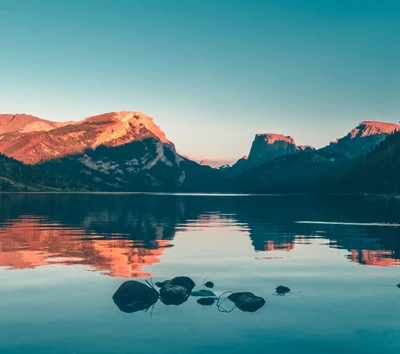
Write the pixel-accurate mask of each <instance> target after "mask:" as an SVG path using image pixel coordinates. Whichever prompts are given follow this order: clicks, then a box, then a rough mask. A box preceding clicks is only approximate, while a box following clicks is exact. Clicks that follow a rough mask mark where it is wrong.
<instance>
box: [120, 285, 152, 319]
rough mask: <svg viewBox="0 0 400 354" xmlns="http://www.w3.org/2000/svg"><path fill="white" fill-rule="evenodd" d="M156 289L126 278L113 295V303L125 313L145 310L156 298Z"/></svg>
mask: <svg viewBox="0 0 400 354" xmlns="http://www.w3.org/2000/svg"><path fill="white" fill-rule="evenodd" d="M158 297H159V294H158V292H157V291H156V290H154V289H152V288H150V287H149V286H147V285H145V284H143V283H140V282H138V281H136V280H128V281H126V282H125V283H123V284H121V286H120V287H119V288H118V289H117V291H116V292H115V294H114V295H113V300H114V303H115V304H116V305H117V306H118V308H119V309H120V310H121V311H123V312H127V313H132V312H137V311H143V310H147V309H148V308H149V307H150V306H152V305H154V304H155V303H156V302H157V300H158Z"/></svg>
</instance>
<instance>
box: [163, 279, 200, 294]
mask: <svg viewBox="0 0 400 354" xmlns="http://www.w3.org/2000/svg"><path fill="white" fill-rule="evenodd" d="M167 284H170V285H180V286H183V287H184V288H186V289H188V290H189V293H190V292H191V291H192V290H193V288H194V287H195V286H196V284H195V282H194V281H193V280H192V279H190V278H189V277H182V276H180V277H175V278H172V279H171V280H170V281H168V283H167Z"/></svg>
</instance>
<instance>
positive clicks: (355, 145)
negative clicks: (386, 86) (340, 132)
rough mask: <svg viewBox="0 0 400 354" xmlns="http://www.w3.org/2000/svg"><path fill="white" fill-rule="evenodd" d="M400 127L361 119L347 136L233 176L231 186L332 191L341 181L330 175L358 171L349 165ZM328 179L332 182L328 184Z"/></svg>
mask: <svg viewBox="0 0 400 354" xmlns="http://www.w3.org/2000/svg"><path fill="white" fill-rule="evenodd" d="M399 128H400V126H399V125H397V124H392V123H382V122H372V121H368V122H361V123H360V124H359V125H358V126H357V127H356V128H354V129H353V130H351V132H350V133H349V134H347V135H346V136H345V137H343V138H341V139H337V140H336V142H334V143H331V144H330V145H328V146H326V147H324V148H322V149H319V150H312V149H304V152H302V153H297V154H292V155H287V156H281V157H278V158H275V159H272V160H270V161H268V162H266V163H264V164H261V165H258V166H254V167H252V168H250V169H247V170H245V171H242V173H239V174H236V175H233V178H232V180H231V182H232V184H231V186H232V187H231V188H232V189H233V190H235V191H241V192H247V193H250V192H254V193H255V192H268V193H273V192H288V193H289V192H317V191H320V190H324V191H330V190H331V189H330V188H334V187H335V188H336V187H337V185H338V184H339V182H334V181H333V180H331V178H329V176H330V174H333V173H337V174H341V175H342V177H343V175H350V174H352V173H355V170H352V169H349V170H347V169H346V168H347V167H348V166H352V165H353V163H354V161H355V160H356V159H357V158H360V157H362V156H365V155H366V154H368V153H369V152H370V151H371V150H373V149H374V148H375V147H376V146H377V145H378V144H379V143H380V142H382V141H386V140H385V139H386V138H387V137H388V136H390V135H391V134H392V133H393V132H396V131H397V130H399ZM387 163H389V161H387ZM334 171H341V172H334ZM344 171H347V172H344ZM350 171H351V172H350ZM357 175H358V174H357ZM342 177H341V178H342ZM324 179H327V180H331V182H327V183H324ZM337 179H338V180H339V179H340V178H339V177H337ZM322 186H323V187H322ZM339 189H340V188H339ZM344 189H345V188H344V187H343V186H342V190H344ZM349 190H350V189H349ZM355 190H360V189H359V188H356V189H355Z"/></svg>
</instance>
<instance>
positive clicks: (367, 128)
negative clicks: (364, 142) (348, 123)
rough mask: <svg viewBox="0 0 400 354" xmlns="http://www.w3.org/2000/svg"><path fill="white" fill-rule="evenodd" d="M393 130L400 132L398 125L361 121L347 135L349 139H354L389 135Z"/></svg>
mask: <svg viewBox="0 0 400 354" xmlns="http://www.w3.org/2000/svg"><path fill="white" fill-rule="evenodd" d="M395 130H400V125H399V124H394V123H386V122H376V121H363V122H361V123H360V124H359V125H358V126H357V127H356V128H354V129H353V130H351V132H350V133H349V134H350V137H351V138H352V139H354V138H359V137H365V136H371V135H376V134H391V133H393V132H394V131H395Z"/></svg>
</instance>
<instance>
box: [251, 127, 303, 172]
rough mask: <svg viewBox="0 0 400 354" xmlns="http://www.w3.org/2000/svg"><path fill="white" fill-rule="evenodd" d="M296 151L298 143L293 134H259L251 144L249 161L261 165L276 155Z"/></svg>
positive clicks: (289, 153)
mask: <svg viewBox="0 0 400 354" xmlns="http://www.w3.org/2000/svg"><path fill="white" fill-rule="evenodd" d="M295 153H296V144H295V142H294V140H293V138H292V137H291V136H284V135H281V134H257V135H256V137H255V139H254V141H253V144H252V145H251V149H250V154H249V158H248V159H247V161H248V162H249V163H250V164H252V165H254V166H257V165H261V164H262V163H265V162H267V161H269V160H272V159H274V158H276V157H280V156H285V155H291V154H295Z"/></svg>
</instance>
